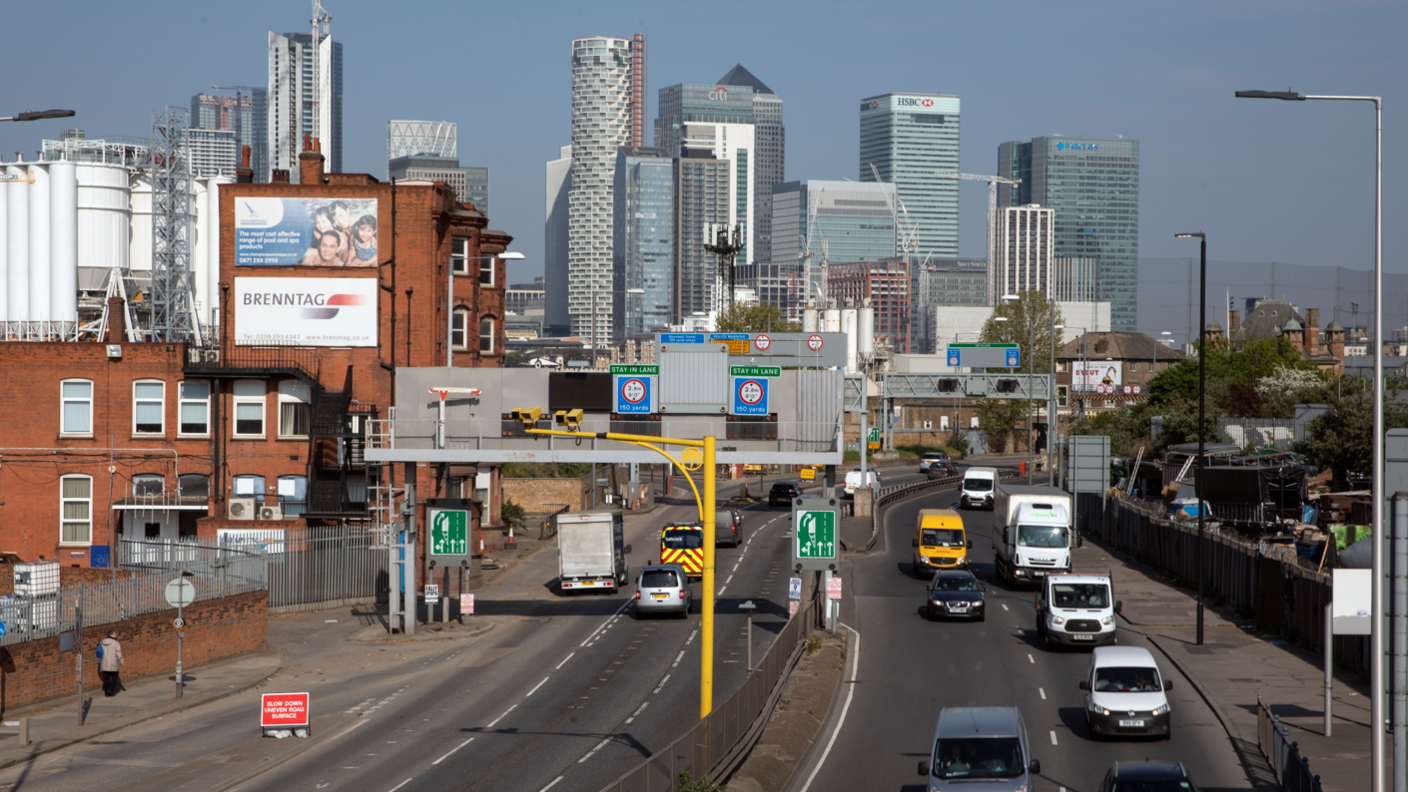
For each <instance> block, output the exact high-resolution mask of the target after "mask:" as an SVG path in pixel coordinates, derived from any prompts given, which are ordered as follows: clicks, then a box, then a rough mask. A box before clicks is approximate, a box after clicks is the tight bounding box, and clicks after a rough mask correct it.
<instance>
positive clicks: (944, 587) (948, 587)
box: [934, 577, 978, 591]
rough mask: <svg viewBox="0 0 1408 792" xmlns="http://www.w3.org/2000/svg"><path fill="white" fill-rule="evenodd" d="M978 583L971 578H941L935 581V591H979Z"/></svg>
mask: <svg viewBox="0 0 1408 792" xmlns="http://www.w3.org/2000/svg"><path fill="white" fill-rule="evenodd" d="M977 590H978V581H976V580H974V579H973V578H970V577H941V578H938V579H937V580H935V581H934V591H977Z"/></svg>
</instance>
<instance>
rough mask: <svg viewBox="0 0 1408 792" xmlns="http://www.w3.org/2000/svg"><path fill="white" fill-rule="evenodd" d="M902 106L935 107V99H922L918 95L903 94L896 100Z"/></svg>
mask: <svg viewBox="0 0 1408 792" xmlns="http://www.w3.org/2000/svg"><path fill="white" fill-rule="evenodd" d="M895 104H897V105H899V106H900V107H933V106H934V100H933V99H920V98H919V97H917V96H901V97H899V98H898V99H896V100H895Z"/></svg>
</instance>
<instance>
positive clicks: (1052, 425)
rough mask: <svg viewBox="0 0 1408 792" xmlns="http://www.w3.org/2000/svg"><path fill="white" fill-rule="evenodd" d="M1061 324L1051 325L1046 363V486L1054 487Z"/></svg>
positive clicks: (1053, 311)
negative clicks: (1058, 354) (1057, 376)
mask: <svg viewBox="0 0 1408 792" xmlns="http://www.w3.org/2000/svg"><path fill="white" fill-rule="evenodd" d="M1051 313H1052V318H1053V319H1054V318H1056V317H1055V314H1056V305H1055V303H1054V302H1053V303H1052V305H1051ZM1065 329H1066V326H1065V325H1063V324H1053V325H1051V359H1050V360H1049V361H1048V367H1049V369H1050V370H1049V371H1048V372H1047V374H1048V376H1049V379H1048V380H1047V382H1046V486H1048V487H1054V486H1056V441H1057V440H1059V439H1060V437H1061V418H1060V415H1059V413H1060V410H1058V409H1057V407H1056V331H1057V330H1065Z"/></svg>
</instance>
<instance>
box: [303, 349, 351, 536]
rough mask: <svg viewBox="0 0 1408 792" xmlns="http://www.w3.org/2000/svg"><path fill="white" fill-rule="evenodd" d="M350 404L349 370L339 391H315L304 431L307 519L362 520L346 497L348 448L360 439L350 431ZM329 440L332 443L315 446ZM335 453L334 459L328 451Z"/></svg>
mask: <svg viewBox="0 0 1408 792" xmlns="http://www.w3.org/2000/svg"><path fill="white" fill-rule="evenodd" d="M351 400H352V367H351V366H348V367H347V378H346V379H345V380H344V381H343V385H342V390H340V391H332V390H321V389H320V390H319V391H318V394H317V396H315V397H314V399H313V405H312V416H311V417H310V424H311V425H310V426H309V431H308V445H309V448H308V455H309V460H310V464H311V467H312V468H313V471H312V475H310V476H309V477H308V512H307V514H306V516H308V517H322V518H333V519H338V518H347V517H365V516H366V513H365V512H364V511H362V510H361V509H360V508H358V507H356V506H354V505H353V504H352V502H351V501H350V500H349V499H348V497H347V474H348V472H349V470H350V469H351V467H352V461H353V460H352V456H353V454H352V449H351V448H350V446H351V445H352V444H353V443H354V442H355V441H356V440H357V439H359V438H360V435H359V434H358V433H356V432H354V431H353V428H352V421H351V419H350V415H349V412H348V408H349V406H350V403H351ZM327 440H331V441H333V442H332V443H326V442H321V443H320V442H319V441H327ZM329 446H332V447H334V448H335V449H336V455H335V457H334V456H332V455H330V454H328V452H327V450H328V447H329Z"/></svg>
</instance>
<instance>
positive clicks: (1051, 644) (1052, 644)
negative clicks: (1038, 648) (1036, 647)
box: [1042, 632, 1056, 652]
mask: <svg viewBox="0 0 1408 792" xmlns="http://www.w3.org/2000/svg"><path fill="white" fill-rule="evenodd" d="M1042 641H1043V642H1045V644H1046V648H1047V650H1048V651H1052V652H1054V651H1056V641H1055V639H1053V638H1052V637H1051V633H1049V632H1048V633H1047V634H1046V635H1045V636H1043V637H1042Z"/></svg>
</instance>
